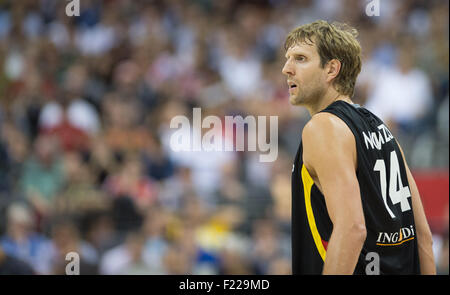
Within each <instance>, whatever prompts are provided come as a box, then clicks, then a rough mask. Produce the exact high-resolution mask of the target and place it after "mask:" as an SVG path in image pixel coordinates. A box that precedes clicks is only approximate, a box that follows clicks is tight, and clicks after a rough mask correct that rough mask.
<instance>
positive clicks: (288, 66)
mask: <svg viewBox="0 0 450 295" xmlns="http://www.w3.org/2000/svg"><path fill="white" fill-rule="evenodd" d="M281 72H282V73H283V74H285V75H286V76H289V75H290V76H293V75H294V70H293V68H292V66H291V63H290V62H289V61H287V62H286V63H285V64H284V67H283V69H282V70H281Z"/></svg>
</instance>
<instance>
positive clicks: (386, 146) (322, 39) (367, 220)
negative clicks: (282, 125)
mask: <svg viewBox="0 0 450 295" xmlns="http://www.w3.org/2000/svg"><path fill="white" fill-rule="evenodd" d="M285 50H286V64H285V65H284V67H283V70H282V72H283V74H285V75H286V76H287V83H288V86H289V100H290V103H291V104H292V105H296V106H303V107H305V108H306V109H307V110H308V111H309V113H310V114H311V120H310V121H309V122H308V123H307V124H306V126H305V127H304V129H303V132H302V138H301V142H300V146H299V149H298V152H297V155H296V158H295V162H294V167H293V172H292V256H293V257H292V259H293V265H292V266H293V273H294V274H320V273H322V274H378V273H379V274H420V273H422V274H435V272H436V269H435V263H434V257H433V252H432V238H431V231H430V229H429V226H428V223H427V220H426V218H425V213H424V210H423V207H422V203H421V200H420V196H419V192H418V190H417V186H416V184H415V182H414V179H413V177H412V175H411V172H410V170H409V168H408V165H407V163H406V162H405V161H404V156H403V152H402V150H401V148H400V146H399V144H398V142H397V141H396V139H395V138H394V137H393V135H392V133H391V132H390V131H389V129H388V128H387V127H386V125H384V123H383V122H382V121H381V120H380V119H379V118H378V117H376V116H375V115H374V114H372V113H371V112H370V111H368V110H367V109H365V108H363V107H361V106H359V105H357V104H354V103H353V102H352V100H351V97H352V96H353V92H354V87H355V81H356V77H357V75H358V74H359V72H360V70H361V57H360V54H361V47H360V45H359V43H358V41H357V40H356V30H355V29H353V28H351V27H348V26H345V25H343V24H338V23H333V24H330V23H328V22H325V21H316V22H313V23H310V24H306V25H303V26H300V27H298V28H296V29H294V30H293V31H292V32H291V33H289V35H288V36H287V38H286V41H285Z"/></svg>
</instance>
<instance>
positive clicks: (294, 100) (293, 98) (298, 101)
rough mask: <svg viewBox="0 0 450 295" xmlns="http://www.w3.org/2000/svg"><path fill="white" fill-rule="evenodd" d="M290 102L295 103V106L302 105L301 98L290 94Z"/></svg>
mask: <svg viewBox="0 0 450 295" xmlns="http://www.w3.org/2000/svg"><path fill="white" fill-rule="evenodd" d="M289 102H290V103H291V105H293V106H297V105H300V99H299V98H298V97H297V96H290V97H289Z"/></svg>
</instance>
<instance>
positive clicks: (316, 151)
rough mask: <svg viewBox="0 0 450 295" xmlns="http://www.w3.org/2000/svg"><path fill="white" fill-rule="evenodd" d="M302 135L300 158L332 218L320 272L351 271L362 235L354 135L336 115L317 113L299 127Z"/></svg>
mask: <svg viewBox="0 0 450 295" xmlns="http://www.w3.org/2000/svg"><path fill="white" fill-rule="evenodd" d="M302 139H303V162H304V164H305V166H306V168H307V170H308V171H309V173H310V174H311V177H312V178H313V179H315V181H316V182H317V184H318V186H319V188H320V189H321V191H322V193H323V195H324V196H325V202H326V206H327V210H328V214H329V216H330V219H331V221H332V222H333V232H332V234H331V237H330V241H329V243H328V249H327V254H326V259H325V264H324V268H323V274H353V272H354V269H355V266H356V264H357V262H358V257H359V254H360V252H361V249H362V247H363V244H364V241H365V239H366V226H365V221H364V214H363V209H362V204H361V194H360V191H359V183H358V180H357V177H356V146H355V138H354V136H353V134H352V132H351V131H350V129H349V128H348V127H347V125H346V124H345V123H344V122H343V121H341V120H340V119H339V118H337V117H336V116H334V115H331V114H328V113H319V114H316V115H315V116H314V117H313V118H312V119H311V120H310V122H308V124H307V125H306V126H305V128H304V129H303V135H302Z"/></svg>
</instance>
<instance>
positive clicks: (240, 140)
mask: <svg viewBox="0 0 450 295" xmlns="http://www.w3.org/2000/svg"><path fill="white" fill-rule="evenodd" d="M222 122H223V121H222V120H221V118H220V117H218V116H212V115H210V116H207V117H205V118H204V119H203V120H202V113H201V109H200V108H194V109H193V112H192V128H191V122H190V121H189V119H188V118H187V117H186V116H183V115H179V116H175V117H174V118H172V120H171V121H170V128H172V129H177V130H176V131H175V132H174V133H173V134H172V135H171V137H170V147H171V149H172V150H173V151H175V152H180V151H184V152H191V151H193V152H196V151H211V152H212V151H216V152H223V151H225V152H231V151H235V150H236V151H244V150H245V148H246V147H245V141H247V151H256V150H257V147H258V150H259V151H260V152H262V153H265V154H260V155H259V160H260V161H261V162H273V161H275V160H276V159H277V157H278V117H277V116H270V119H269V130H267V118H266V117H265V116H258V117H257V118H255V117H254V116H247V117H245V118H243V117H242V116H225V120H224V123H225V128H223V126H222ZM245 127H247V128H245ZM206 130H207V131H206ZM204 131H206V132H204ZM267 131H269V132H267ZM246 135H247V140H246V138H245V137H246ZM267 135H269V136H267ZM267 137H268V138H269V142H267ZM233 138H234V139H235V142H233V140H225V139H233Z"/></svg>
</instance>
